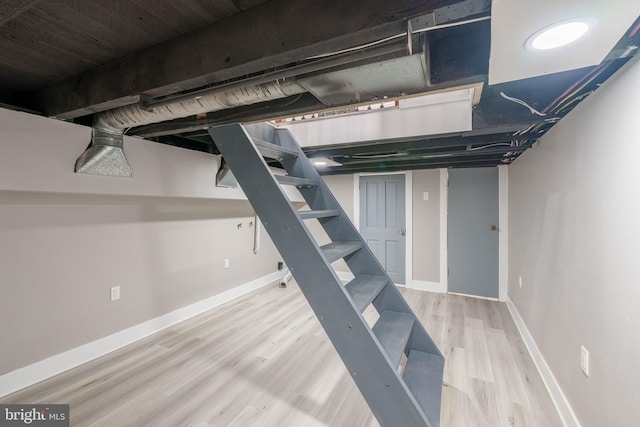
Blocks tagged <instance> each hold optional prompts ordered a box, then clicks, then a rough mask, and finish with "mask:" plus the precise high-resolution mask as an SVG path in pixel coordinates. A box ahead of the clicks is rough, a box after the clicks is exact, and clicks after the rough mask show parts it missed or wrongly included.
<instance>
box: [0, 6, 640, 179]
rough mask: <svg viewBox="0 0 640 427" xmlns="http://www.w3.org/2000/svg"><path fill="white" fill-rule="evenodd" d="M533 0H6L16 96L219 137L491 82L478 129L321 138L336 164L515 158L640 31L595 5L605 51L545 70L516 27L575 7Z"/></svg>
mask: <svg viewBox="0 0 640 427" xmlns="http://www.w3.org/2000/svg"><path fill="white" fill-rule="evenodd" d="M520 3H522V7H524V6H526V7H527V11H526V12H523V10H524V9H522V8H518V10H517V11H515V10H513V9H512V8H511V9H510V8H509V7H503V5H504V4H505V2H504V1H499V2H498V1H496V2H495V4H494V11H495V13H496V16H492V7H491V3H490V1H489V0H465V1H455V0H394V1H391V0H386V1H385V0H351V1H349V2H318V1H312V0H297V1H291V0H267V1H260V0H252V1H242V0H220V1H207V0H181V1H177V0H176V1H173V2H157V1H152V0H133V1H131V0H122V1H116V0H113V1H109V2H106V1H89V0H47V1H44V0H43V1H33V0H24V1H16V0H0V34H1V36H0V52H2V55H0V105H2V106H4V107H7V108H14V109H19V110H24V111H29V112H33V113H36V114H43V115H46V116H51V117H56V118H59V119H63V120H72V121H75V122H78V123H82V124H87V125H89V124H92V125H94V126H96V127H97V128H98V126H100V125H101V126H103V127H102V128H98V130H100V131H110V132H111V131H112V132H115V133H116V134H117V133H126V134H127V135H134V136H141V137H145V138H147V139H152V140H155V141H157V142H159V143H165V144H171V145H175V146H179V147H183V148H186V149H195V150H199V151H204V152H209V153H217V149H216V147H215V146H214V145H213V143H212V142H211V139H210V138H209V136H208V133H207V132H206V128H207V127H208V126H211V125H215V124H223V123H229V122H237V121H241V122H247V121H258V120H271V119H274V118H283V117H291V116H301V115H306V116H305V117H309V116H308V115H309V114H311V113H314V112H322V115H324V116H327V115H332V114H339V113H340V112H342V111H346V112H353V111H356V110H357V107H356V106H357V105H358V104H367V103H372V102H378V101H381V100H385V99H386V100H392V99H397V98H404V97H406V96H414V95H416V94H423V93H430V92H435V91H442V90H449V89H458V88H461V87H468V86H469V85H475V86H476V87H477V86H481V87H482V90H481V96H480V98H479V100H478V101H479V102H477V103H476V104H475V106H474V107H473V111H472V126H471V130H465V131H462V132H454V133H447V134H425V135H411V136H408V137H407V136H404V137H402V138H393V139H386V138H385V139H382V140H374V141H358V142H351V143H348V144H338V143H337V142H338V141H324V143H323V144H322V145H321V146H320V145H319V146H308V147H305V151H306V152H307V153H308V154H309V155H310V156H312V157H313V156H321V157H326V158H328V159H331V160H334V161H337V162H339V163H340V164H342V166H335V167H330V168H327V169H325V171H324V173H328V174H331V173H352V172H362V171H367V172H376V171H392V170H406V169H420V168H439V167H472V166H495V165H501V164H509V163H510V162H512V161H513V160H515V159H516V158H517V157H518V156H519V155H520V154H521V153H522V152H523V151H525V150H526V149H527V148H529V147H531V145H532V144H533V143H535V141H537V139H538V138H540V136H541V135H542V134H544V132H546V131H547V130H548V129H549V128H550V127H551V126H553V124H554V123H556V122H557V121H558V120H560V119H561V118H562V117H563V116H564V115H566V114H567V113H568V112H569V111H570V110H571V109H572V108H574V107H575V105H577V104H578V103H579V102H580V101H581V100H582V99H584V98H585V97H586V96H588V94H589V93H591V92H592V91H593V90H595V89H597V87H598V86H599V85H600V84H601V83H602V82H604V81H605V80H606V79H607V78H608V77H610V76H611V75H612V74H613V73H614V72H615V71H616V70H617V69H619V68H620V67H621V66H622V65H623V64H624V63H625V62H626V61H628V59H629V58H630V57H631V56H633V55H634V54H635V53H636V51H637V46H638V45H639V43H640V31H638V28H639V27H638V24H639V22H640V21H639V20H638V18H637V15H638V11H637V9H638V7H637V4H636V3H635V2H630V1H626V0H615V3H616V4H617V6H616V7H615V9H616V11H617V12H616V13H606V14H605V13H603V14H602V16H597V17H595V18H596V19H599V20H600V21H599V27H598V28H599V30H600V31H603V32H602V33H601V34H602V35H598V33H595V34H593V35H592V36H593V37H596V39H597V41H598V49H599V50H600V52H602V51H604V52H606V53H605V54H604V59H602V60H601V61H600V62H599V63H598V64H595V65H594V64H591V65H588V66H584V63H581V62H580V61H579V60H576V61H574V62H572V61H571V58H570V57H571V53H570V51H568V50H567V51H565V54H564V58H565V59H567V61H564V62H563V63H562V64H561V65H562V66H561V67H560V68H557V69H555V68H553V67H551V68H549V67H548V64H549V63H548V62H547V65H545V66H544V67H542V68H540V70H542V71H540V70H538V69H537V68H536V67H534V66H533V65H531V66H529V65H527V61H529V62H530V61H535V58H534V59H532V57H531V56H526V52H522V51H523V45H524V41H525V40H521V38H522V37H525V39H526V36H528V34H526V32H525V33H522V32H521V31H516V30H514V28H517V29H522V28H529V27H531V25H532V23H536V25H537V23H547V24H548V23H553V22H555V21H557V20H562V19H564V18H566V16H565V15H567V14H570V13H571V9H570V8H569V9H568V10H567V8H562V10H560V11H559V13H560V12H561V13H560V14H559V15H554V14H553V13H551V12H550V11H551V10H555V8H548V7H541V6H538V3H536V2H533V1H531V2H519V4H520ZM529 3H530V4H529ZM578 3H579V2H578ZM532 5H536V6H535V7H532ZM620 8H622V9H623V12H622V13H619V12H620V10H619V9H620ZM594 10H595V9H594ZM578 12H580V13H583V12H584V11H583V10H582V9H580V10H578V9H576V13H578ZM594 13H596V12H594ZM311 18H313V19H311ZM549 20H552V21H553V22H547V21H549ZM532 28H533V27H532ZM492 34H493V37H494V39H495V40H493V41H492V40H491V37H492ZM509 52H512V53H509ZM601 56H602V55H601ZM490 58H491V75H492V77H491V78H490V77H489V76H490V74H489V63H490ZM511 59H512V60H511ZM567 63H569V64H571V65H568V66H567V65H566V64H567ZM576 64H577V65H576ZM538 65H539V64H538ZM536 66H537V65H536ZM559 66H560V65H559ZM576 66H579V67H582V68H575V67H576ZM545 67H546V68H545ZM558 70H562V71H558ZM494 74H495V75H496V76H498V77H493V75H494ZM524 77H526V78H524ZM514 79H517V80H514ZM494 81H495V82H499V83H498V84H489V83H493V82H494ZM519 100H521V101H523V103H524V104H526V105H521V104H519V103H518V101H519ZM311 120H313V119H311ZM105 123H106V124H108V125H105ZM105 127H106V128H105ZM334 142H336V143H334ZM125 151H126V147H125Z"/></svg>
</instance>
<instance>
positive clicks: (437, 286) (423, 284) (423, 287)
mask: <svg viewBox="0 0 640 427" xmlns="http://www.w3.org/2000/svg"><path fill="white" fill-rule="evenodd" d="M407 288H409V289H417V290H419V291H427V292H440V293H446V292H447V288H446V286H444V285H443V284H442V283H440V282H428V281H426V280H411V281H409V284H408V285H407Z"/></svg>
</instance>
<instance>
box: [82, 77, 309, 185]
mask: <svg viewBox="0 0 640 427" xmlns="http://www.w3.org/2000/svg"><path fill="white" fill-rule="evenodd" d="M303 92H305V89H304V88H303V87H302V86H300V85H299V84H297V83H295V82H293V81H273V82H269V83H263V84H258V85H251V86H247V87H243V88H238V89H230V90H226V91H223V90H220V91H214V90H212V92H210V93H207V94H202V95H198V96H195V95H194V97H193V98H190V99H186V100H182V101H177V102H174V103H171V104H167V105H163V106H160V107H156V108H153V109H145V108H144V106H143V105H141V104H133V105H126V106H124V107H119V108H115V109H113V110H108V111H104V112H101V113H98V114H96V115H95V116H94V120H93V137H92V140H91V145H90V146H89V148H87V150H86V151H85V152H84V153H82V155H81V156H80V157H79V158H78V160H77V161H76V166H75V171H76V172H77V173H88V174H94V175H107V176H125V177H128V176H131V175H132V173H131V167H130V166H129V162H128V161H127V158H126V157H125V155H124V151H123V133H124V129H127V128H131V127H135V126H142V125H148V124H151V123H158V122H163V121H167V120H173V119H179V118H183V117H189V116H193V115H197V114H202V113H208V112H212V111H218V110H223V109H226V108H233V107H238V106H241V105H250V104H256V103H258V102H264V101H271V100H274V99H281V98H286V97H288V96H292V95H298V94H301V93H303ZM227 172H228V174H227V175H228V176H226V179H225V180H224V181H225V183H226V186H234V184H235V185H237V183H235V179H234V178H233V174H231V172H230V171H228V170H227ZM222 178H225V176H223V177H222Z"/></svg>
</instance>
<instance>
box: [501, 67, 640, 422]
mask: <svg viewBox="0 0 640 427" xmlns="http://www.w3.org/2000/svg"><path fill="white" fill-rule="evenodd" d="M639 117H640V58H634V59H632V60H631V62H630V63H628V64H627V65H625V66H624V67H623V68H622V69H621V70H620V71H619V72H618V73H617V74H616V75H614V76H613V77H612V78H611V79H610V80H608V81H607V82H606V83H605V84H604V85H602V87H601V88H600V89H598V91H597V92H595V93H594V94H593V95H591V96H589V98H587V99H586V100H585V101H584V102H583V103H581V104H580V105H579V106H578V107H577V108H576V109H575V110H573V111H572V112H571V113H570V114H569V115H568V116H567V117H565V118H564V119H563V120H562V121H561V122H560V123H558V124H557V125H556V126H554V127H553V128H552V129H551V131H550V132H549V133H548V134H547V135H545V137H543V138H542V140H541V141H540V143H539V144H538V145H537V146H536V147H534V148H533V149H532V150H529V151H527V152H526V153H525V154H524V155H523V156H522V157H521V158H519V159H518V160H517V161H515V162H514V163H513V164H512V165H511V166H509V296H510V298H511V300H512V301H513V303H514V304H515V306H516V307H517V309H518V311H519V313H520V314H521V316H522V318H523V319H524V321H525V323H526V326H527V328H528V329H529V331H530V332H531V334H532V336H533V338H534V340H535V341H536V343H537V345H538V347H539V348H540V351H541V352H542V355H543V356H544V358H545V360H546V362H547V364H548V365H549V367H550V369H551V370H552V371H553V374H554V375H555V378H556V380H557V381H558V383H559V385H560V387H561V388H562V390H563V391H564V394H565V395H566V397H567V399H568V401H569V403H570V404H571V406H572V407H573V410H574V412H575V414H576V416H577V418H578V419H579V421H580V423H581V424H582V425H583V426H585V427H599V426H627V425H636V424H637V423H638V420H640V405H638V402H640V369H639V368H638V360H640V309H639V307H640V269H639V268H638V259H639V255H638V254H639V253H640V251H639V248H640V167H639V165H638V159H639V158H640V126H639V124H638V118H639ZM520 276H521V277H522V287H520V286H519V277H520ZM580 346H585V347H586V348H587V350H588V351H589V352H590V361H591V363H590V370H591V372H590V375H589V377H587V376H585V375H584V374H583V373H582V372H581V370H580Z"/></svg>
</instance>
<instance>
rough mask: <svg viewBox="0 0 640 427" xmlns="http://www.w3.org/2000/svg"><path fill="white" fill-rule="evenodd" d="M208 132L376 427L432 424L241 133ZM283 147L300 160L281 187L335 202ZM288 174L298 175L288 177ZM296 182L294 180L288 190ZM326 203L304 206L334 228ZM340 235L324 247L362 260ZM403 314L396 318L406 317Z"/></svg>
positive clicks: (304, 163) (355, 237)
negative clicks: (339, 246)
mask: <svg viewBox="0 0 640 427" xmlns="http://www.w3.org/2000/svg"><path fill="white" fill-rule="evenodd" d="M269 131H270V130H269ZM209 133H210V135H211V136H212V138H213V140H214V142H215V143H216V145H217V146H218V147H219V148H220V151H221V152H222V154H223V156H224V157H225V159H226V161H227V162H228V164H229V166H230V167H231V169H232V171H233V172H234V175H235V176H236V178H237V179H238V182H239V184H240V185H241V187H242V189H243V191H244V192H245V194H246V195H247V197H248V198H249V200H250V202H251V204H252V206H253V207H254V210H255V211H256V213H257V214H258V216H260V218H261V220H262V223H263V224H264V227H265V229H266V230H267V232H268V233H269V235H270V237H271V239H272V240H273V241H274V243H275V244H276V246H277V248H278V250H279V251H280V254H281V255H282V257H283V259H284V261H285V262H286V263H287V265H288V266H289V267H290V269H291V272H292V273H293V275H294V277H295V278H296V281H297V282H298V284H299V286H300V289H301V291H302V292H303V294H304V295H305V297H306V298H307V300H308V302H309V304H310V305H311V307H312V309H313V311H314V312H315V314H316V316H317V317H318V319H319V320H320V323H321V324H322V326H323V327H324V329H325V331H326V332H327V335H328V337H329V339H330V340H331V342H332V343H333V345H334V346H335V348H336V350H337V351H338V354H339V355H340V357H341V358H342V360H343V362H344V364H345V366H346V367H347V369H348V371H349V372H350V374H351V376H352V377H353V379H354V381H355V382H356V384H357V385H358V388H359V389H360V391H361V393H362V394H363V396H364V397H365V400H366V401H367V403H368V404H369V406H370V408H371V409H372V411H373V413H374V415H375V416H376V418H377V419H378V421H379V422H380V424H381V425H382V426H387V427H388V426H399V425H402V426H434V425H436V424H434V423H433V422H431V421H430V420H429V419H428V418H427V417H426V415H425V413H424V411H423V410H422V408H421V407H420V405H419V404H418V402H417V401H416V399H415V397H414V396H413V394H412V393H411V392H410V390H409V388H408V386H407V384H406V383H405V381H403V380H402V378H401V377H400V376H399V375H398V372H397V371H396V369H395V367H392V366H391V365H390V361H389V357H388V356H387V354H386V351H385V350H384V348H383V347H382V345H381V343H380V341H379V340H378V339H377V338H376V336H375V335H374V333H373V331H372V330H371V328H369V326H368V324H367V323H366V321H365V320H364V318H363V317H362V315H361V313H360V311H359V310H358V308H357V307H356V306H355V304H354V301H353V299H352V298H351V297H350V296H349V294H348V291H347V289H346V287H345V286H344V285H342V282H341V281H340V280H339V278H338V277H337V275H336V273H335V271H334V270H333V269H332V268H331V266H330V265H329V264H328V262H327V257H326V256H325V252H324V251H323V250H322V249H321V248H320V247H319V246H318V244H317V243H316V242H315V240H314V239H313V236H312V235H311V233H310V232H309V230H308V229H307V227H306V226H305V224H304V222H303V219H301V218H300V216H299V215H298V213H297V212H296V211H295V210H294V208H293V206H292V205H291V202H290V201H289V200H288V198H287V196H286V194H285V193H284V192H283V190H282V188H281V187H280V185H279V184H278V181H277V178H275V177H274V176H273V174H272V173H271V171H270V170H269V169H268V167H267V165H266V162H265V161H264V159H263V158H262V156H261V155H260V154H259V153H258V151H257V148H256V146H255V144H254V142H252V141H251V139H250V136H249V135H248V133H247V132H246V131H245V130H244V129H243V128H242V127H241V126H240V125H223V126H218V127H214V128H210V129H209ZM287 147H288V148H291V149H297V150H298V151H299V153H300V155H299V156H298V158H296V159H295V160H292V159H290V160H286V161H285V163H288V165H289V166H290V167H292V169H291V170H290V169H287V170H288V173H289V174H290V175H291V177H286V178H284V180H285V181H287V183H289V184H291V183H293V182H296V178H297V179H300V178H302V179H303V180H304V183H305V184H308V183H313V184H315V185H314V186H313V187H310V188H308V190H310V191H317V190H318V188H319V187H320V188H321V189H322V190H321V191H320V192H318V193H317V194H318V195H319V198H318V200H320V199H323V200H325V201H329V202H331V200H333V201H335V199H334V198H333V196H332V195H331V194H330V193H328V194H327V193H325V192H324V191H325V190H326V186H325V185H324V183H323V182H322V180H321V178H320V177H319V175H317V172H316V171H315V169H314V168H313V166H311V164H310V163H309V161H308V159H307V158H306V157H305V156H304V154H303V153H302V151H301V150H300V148H299V147H298V146H297V145H296V144H294V145H291V146H287ZM296 165H297V166H296ZM294 169H295V170H297V171H299V172H300V173H296V172H292V170H294ZM280 179H283V178H280ZM300 182H301V181H299V180H298V181H297V182H296V183H295V184H293V185H297V184H299V183H300ZM305 184H302V185H305ZM314 189H315V190H314ZM302 191H306V189H304V188H303V189H302ZM326 191H328V190H326ZM333 203H334V202H331V203H326V204H317V205H311V204H310V207H311V209H314V210H338V211H339V212H340V215H339V216H338V217H336V218H333V219H331V220H328V221H320V222H321V223H323V222H324V223H332V222H336V221H338V222H340V221H341V220H342V219H343V218H346V215H345V214H344V211H343V210H342V208H341V207H340V206H339V205H338V204H337V202H335V204H333ZM345 230H346V233H344V235H343V237H344V238H342V239H335V238H332V240H333V241H334V242H336V241H340V240H342V241H358V242H359V243H360V245H361V246H362V247H361V248H360V249H358V250H356V252H353V253H351V255H348V256H347V257H346V259H345V260H346V261H347V262H348V263H349V260H350V259H354V258H360V259H363V260H364V259H365V258H366V256H367V254H369V253H370V252H369V251H365V252H364V253H363V249H365V248H366V247H367V246H366V245H365V244H364V243H363V242H362V239H361V237H360V236H359V234H358V233H357V232H355V234H353V233H351V232H350V231H349V229H348V228H346V229H345ZM364 264H366V260H365V262H364ZM373 265H374V266H375V263H374V264H373ZM354 273H355V272H354ZM383 275H385V274H384V272H383ZM385 276H386V275H385ZM389 287H391V286H389ZM408 313H410V312H408ZM408 313H402V314H405V315H407V316H409V314H408ZM411 316H412V315H411ZM440 357H441V356H440ZM438 398H439V397H438Z"/></svg>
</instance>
